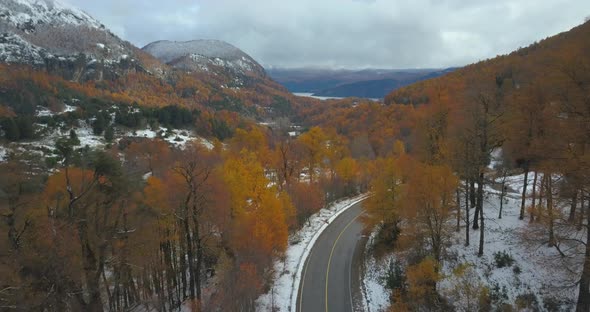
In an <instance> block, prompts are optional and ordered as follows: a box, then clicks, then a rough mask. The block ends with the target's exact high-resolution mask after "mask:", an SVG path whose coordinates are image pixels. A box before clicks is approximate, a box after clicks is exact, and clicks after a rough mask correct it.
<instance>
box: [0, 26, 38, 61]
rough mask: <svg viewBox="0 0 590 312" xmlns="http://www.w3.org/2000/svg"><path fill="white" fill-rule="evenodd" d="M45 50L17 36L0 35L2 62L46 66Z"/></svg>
mask: <svg viewBox="0 0 590 312" xmlns="http://www.w3.org/2000/svg"><path fill="white" fill-rule="evenodd" d="M47 56H48V53H47V51H46V50H45V49H42V48H40V47H37V46H35V45H32V44H30V43H29V42H27V41H25V40H23V38H21V37H20V36H18V35H16V34H8V33H4V34H0V61H2V62H4V63H27V64H34V65H43V64H45V57H47Z"/></svg>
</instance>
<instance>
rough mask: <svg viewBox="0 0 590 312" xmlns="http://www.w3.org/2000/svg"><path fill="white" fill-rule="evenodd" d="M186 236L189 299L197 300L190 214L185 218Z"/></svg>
mask: <svg viewBox="0 0 590 312" xmlns="http://www.w3.org/2000/svg"><path fill="white" fill-rule="evenodd" d="M183 223H184V235H185V237H186V258H187V262H188V285H189V298H190V299H191V300H194V299H195V294H196V293H195V279H194V276H195V267H194V256H195V255H194V253H193V242H192V241H191V231H190V227H189V221H188V213H186V214H185V216H184V220H183Z"/></svg>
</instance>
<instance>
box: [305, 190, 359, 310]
mask: <svg viewBox="0 0 590 312" xmlns="http://www.w3.org/2000/svg"><path fill="white" fill-rule="evenodd" d="M362 203H363V202H362V201H361V202H359V203H356V204H354V205H353V206H352V207H350V208H348V209H347V210H346V211H345V212H343V213H342V214H341V215H339V216H338V217H337V218H336V219H335V220H334V221H333V222H332V223H330V225H329V226H328V227H327V228H326V229H325V230H324V231H323V232H322V234H321V235H320V237H319V238H318V239H317V241H316V242H315V244H314V245H313V247H312V249H311V252H310V254H309V256H308V257H307V261H306V262H305V265H304V267H303V272H302V276H301V283H300V285H299V294H298V298H297V312H316V311H317V312H320V311H322V312H328V311H331V312H348V311H355V308H354V306H355V305H354V303H353V301H354V302H357V301H358V300H359V298H358V294H360V287H359V264H360V262H359V261H360V255H361V254H362V250H363V248H364V242H362V241H363V240H362V239H361V238H362V230H363V225H362V223H361V221H360V220H359V217H360V215H361V214H362V213H363V211H364V210H363V207H362Z"/></svg>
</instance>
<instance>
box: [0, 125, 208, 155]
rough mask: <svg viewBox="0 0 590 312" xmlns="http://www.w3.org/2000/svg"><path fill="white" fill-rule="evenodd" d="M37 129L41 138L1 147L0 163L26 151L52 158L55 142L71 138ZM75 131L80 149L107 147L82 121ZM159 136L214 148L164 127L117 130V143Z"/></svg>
mask: <svg viewBox="0 0 590 312" xmlns="http://www.w3.org/2000/svg"><path fill="white" fill-rule="evenodd" d="M36 127H37V128H38V131H42V132H43V134H42V135H41V138H39V139H37V140H34V141H29V142H18V143H11V144H8V145H6V146H0V162H3V161H5V160H6V159H7V157H8V155H9V154H10V153H11V152H17V151H24V150H27V151H29V152H32V153H35V154H39V155H40V156H44V157H47V156H52V155H53V152H54V151H55V142H56V141H57V140H58V139H59V138H63V137H68V136H69V129H67V130H64V131H61V130H60V129H55V130H52V131H47V129H45V128H46V126H45V125H36ZM74 131H75V132H76V135H77V136H78V139H79V140H80V145H79V147H84V146H88V147H90V148H92V149H95V148H102V147H104V146H106V145H107V142H106V140H105V138H104V136H102V135H95V134H94V133H93V132H92V127H90V125H88V124H86V123H85V122H84V121H80V125H79V127H76V128H74ZM159 134H161V135H162V139H163V140H165V141H166V142H168V143H170V144H171V145H173V146H175V147H178V148H183V147H184V146H185V145H186V144H187V143H189V142H193V141H196V142H198V143H199V144H201V145H203V146H204V147H205V148H207V149H209V150H211V149H213V147H214V145H213V143H212V142H211V141H209V140H207V139H205V138H202V137H200V136H198V135H196V134H195V133H193V132H192V131H190V130H176V129H174V130H173V129H170V130H168V129H166V128H164V127H161V128H160V130H159V131H157V132H156V131H153V130H150V129H143V130H135V131H127V132H124V133H121V132H120V131H119V130H117V133H116V141H118V140H120V139H121V138H123V137H141V138H150V139H153V138H156V137H158V136H159Z"/></svg>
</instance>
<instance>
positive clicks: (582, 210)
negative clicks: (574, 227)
mask: <svg viewBox="0 0 590 312" xmlns="http://www.w3.org/2000/svg"><path fill="white" fill-rule="evenodd" d="M584 206H585V198H584V190H583V189H582V190H580V217H579V218H578V220H579V222H578V231H579V230H581V229H582V226H583V225H584V211H585V207H584ZM588 208H589V209H590V204H589V205H588ZM586 214H588V213H586ZM588 228H590V223H588ZM587 244H590V240H589V241H588V243H587Z"/></svg>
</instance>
